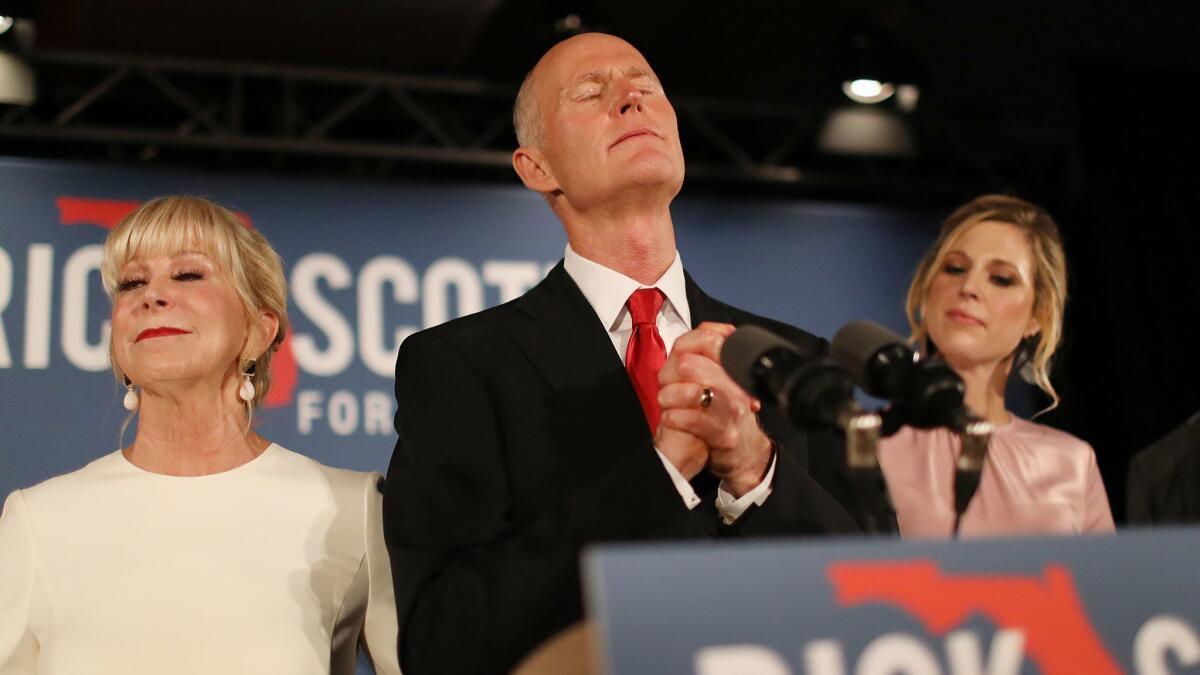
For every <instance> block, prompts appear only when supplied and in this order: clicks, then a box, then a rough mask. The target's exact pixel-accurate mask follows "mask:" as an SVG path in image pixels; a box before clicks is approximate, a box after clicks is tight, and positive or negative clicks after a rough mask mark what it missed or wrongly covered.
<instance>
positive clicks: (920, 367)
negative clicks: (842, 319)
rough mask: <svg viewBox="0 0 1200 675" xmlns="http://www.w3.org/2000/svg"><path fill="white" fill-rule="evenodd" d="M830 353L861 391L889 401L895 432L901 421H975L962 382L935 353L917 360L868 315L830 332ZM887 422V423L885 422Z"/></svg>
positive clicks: (961, 426)
mask: <svg viewBox="0 0 1200 675" xmlns="http://www.w3.org/2000/svg"><path fill="white" fill-rule="evenodd" d="M831 351H832V353H833V358H834V360H835V361H837V362H838V363H840V364H842V366H843V367H845V368H846V370H847V371H849V373H850V375H851V376H852V377H853V378H854V381H855V382H856V383H858V385H859V386H860V387H862V389H863V391H865V392H866V393H867V394H869V395H871V396H874V397H876V398H883V399H887V400H889V401H891V402H892V406H893V410H894V411H895V412H894V414H893V415H891V419H890V420H885V422H892V423H894V427H895V428H891V429H890V430H887V429H885V432H884V435H890V434H891V433H895V431H896V430H897V429H898V428H899V426H900V425H901V424H906V423H907V424H910V425H912V426H914V427H918V428H931V427H949V428H951V429H954V430H955V431H959V432H962V431H965V430H966V428H967V426H968V425H969V424H970V423H971V422H973V421H975V418H974V416H973V415H972V414H971V412H970V411H969V410H968V409H967V407H966V405H965V404H964V403H963V398H964V396H965V395H966V387H965V386H964V385H963V381H962V378H961V377H959V376H958V373H956V372H954V370H953V369H952V368H951V367H950V366H949V365H947V364H946V362H945V361H942V360H941V359H926V360H924V361H918V360H917V355H916V352H915V351H913V348H912V347H910V346H909V345H908V343H907V342H906V341H905V340H904V338H902V337H900V336H899V335H897V334H895V333H893V332H892V331H890V330H888V329H887V328H884V327H883V326H880V325H879V324H877V323H873V322H871V321H853V322H851V323H848V324H846V325H845V326H842V327H841V328H840V329H839V330H838V332H837V334H836V335H834V336H833V343H832V349H831ZM888 426H889V427H890V426H893V425H892V424H889V425H888Z"/></svg>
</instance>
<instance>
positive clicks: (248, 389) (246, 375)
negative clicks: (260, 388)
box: [238, 361, 257, 403]
mask: <svg viewBox="0 0 1200 675" xmlns="http://www.w3.org/2000/svg"><path fill="white" fill-rule="evenodd" d="M255 370H257V367H256V364H255V362H254V361H251V362H250V365H248V366H246V369H245V370H243V371H242V386H241V387H240V388H239V389H238V398H240V399H242V400H243V401H245V402H246V403H249V402H251V401H253V400H254V382H252V381H251V378H253V377H254V372H255Z"/></svg>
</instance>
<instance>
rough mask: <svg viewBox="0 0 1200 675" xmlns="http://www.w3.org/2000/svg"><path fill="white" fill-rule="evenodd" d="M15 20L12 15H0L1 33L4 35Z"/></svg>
mask: <svg viewBox="0 0 1200 675" xmlns="http://www.w3.org/2000/svg"><path fill="white" fill-rule="evenodd" d="M13 21H14V20H13V18H12V17H11V16H0V35H4V34H5V33H7V32H8V29H9V28H12V27H13Z"/></svg>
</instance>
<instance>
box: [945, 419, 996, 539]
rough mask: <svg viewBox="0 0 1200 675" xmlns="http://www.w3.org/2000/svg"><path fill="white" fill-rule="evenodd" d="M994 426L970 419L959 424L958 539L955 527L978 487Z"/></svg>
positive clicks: (956, 482)
mask: <svg viewBox="0 0 1200 675" xmlns="http://www.w3.org/2000/svg"><path fill="white" fill-rule="evenodd" d="M993 431H995V426H993V425H992V423H991V422H988V421H986V420H981V419H978V418H973V419H970V420H968V421H967V422H966V423H965V424H963V425H962V427H961V429H960V430H959V432H958V438H959V442H960V443H961V445H962V452H961V453H960V454H959V456H958V461H957V462H956V463H955V465H954V531H953V536H954V538H955V539H957V538H958V534H959V533H958V528H959V527H960V526H961V525H962V516H963V513H965V512H966V510H967V506H968V505H969V504H970V503H971V499H972V498H973V497H974V496H975V491H976V490H978V489H979V478H980V476H981V475H982V474H983V462H984V460H985V459H986V458H987V450H988V443H990V442H991V440H992V432H993Z"/></svg>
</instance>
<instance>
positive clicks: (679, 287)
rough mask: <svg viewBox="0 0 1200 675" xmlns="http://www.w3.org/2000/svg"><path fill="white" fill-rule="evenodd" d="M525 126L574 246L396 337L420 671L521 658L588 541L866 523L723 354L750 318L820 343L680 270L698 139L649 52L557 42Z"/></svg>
mask: <svg viewBox="0 0 1200 675" xmlns="http://www.w3.org/2000/svg"><path fill="white" fill-rule="evenodd" d="M514 124H515V126H516V130H517V137H518V142H519V144H520V147H519V148H518V149H517V150H516V151H515V152H514V153H513V168H514V169H515V170H516V172H517V174H518V175H519V176H520V178H521V180H522V182H524V184H525V186H526V187H528V188H529V189H531V190H534V191H535V192H538V193H539V194H541V195H542V196H543V197H544V198H545V200H546V203H547V204H548V205H549V207H550V209H551V211H553V213H554V215H555V216H556V217H557V218H558V220H559V221H560V222H561V223H562V226H563V229H564V230H565V231H566V235H567V241H568V245H567V248H566V252H565V254H564V258H563V261H562V262H561V263H559V264H558V265H557V266H556V267H555V268H554V269H553V270H552V271H551V272H550V273H549V274H548V275H547V277H546V279H545V280H544V281H543V282H542V283H540V284H539V285H538V286H536V287H535V288H533V289H532V290H530V291H529V292H528V293H527V294H525V295H524V296H522V297H520V298H518V299H516V300H514V301H512V302H509V303H507V304H505V305H502V306H500V307H496V308H492V309H489V310H486V311H483V312H480V313H478V314H475V315H472V316H468V317H463V318H461V319H457V320H454V321H450V322H448V323H445V324H443V325H441V326H437V327H435V328H431V329H429V330H426V331H422V332H420V333H417V334H416V335H413V336H411V337H409V338H408V339H407V340H405V341H404V343H403V345H402V347H401V349H400V355H399V358H398V360H397V364H396V398H397V400H398V403H399V408H398V411H397V414H396V430H397V433H398V434H399V441H398V442H397V444H396V450H395V453H394V454H393V456H392V462H391V466H390V468H389V471H388V490H387V496H386V497H385V501H384V522H385V531H386V534H387V537H388V544H389V551H390V553H391V560H392V567H393V570H394V574H395V587H396V599H397V607H398V611H399V612H400V623H401V638H400V655H401V665H402V667H403V668H404V670H405V672H406V673H408V675H422V674H423V673H490V672H507V671H508V670H509V669H511V668H512V666H513V665H514V664H515V663H516V662H517V661H518V660H519V659H520V658H521V657H522V656H523V655H525V654H526V653H527V652H529V651H530V650H531V649H532V648H533V647H535V646H536V645H537V644H538V643H540V642H541V641H543V640H545V639H546V638H547V637H549V636H551V635H553V634H554V633H555V632H557V631H559V630H560V629H562V628H564V627H565V626H567V625H569V624H571V623H573V622H576V621H578V620H579V619H580V618H581V617H582V605H581V589H580V578H579V553H580V550H581V548H582V547H583V546H584V545H586V544H590V543H596V542H605V541H631V540H661V539H712V538H718V537H745V536H756V535H775V534H820V533H829V532H852V531H854V530H855V527H854V524H853V521H852V520H851V519H850V517H849V516H848V515H847V514H846V512H845V511H844V510H843V509H842V508H841V507H840V506H839V505H838V504H837V503H836V502H835V501H833V500H832V499H831V498H830V497H829V496H828V494H826V493H825V492H824V491H823V490H822V489H821V488H820V487H819V486H818V485H817V484H816V483H815V482H814V481H813V480H812V479H811V478H810V477H809V475H808V473H807V471H806V470H805V465H806V462H805V457H806V453H807V452H808V451H809V448H808V446H809V445H810V444H811V443H812V442H813V441H812V439H811V438H809V437H808V436H807V435H805V434H802V433H799V432H796V431H795V430H793V429H790V428H788V427H787V425H786V424H783V423H780V422H782V421H781V420H769V419H765V420H764V422H765V423H766V424H765V427H766V430H764V426H762V425H760V419H759V416H758V415H757V414H756V413H757V412H758V410H759V407H760V406H759V403H758V401H756V400H754V399H753V398H751V397H750V396H749V395H748V394H747V393H746V392H745V391H743V390H742V389H740V388H739V387H738V386H737V385H736V384H735V383H734V382H733V381H732V380H731V379H730V378H729V376H728V375H726V373H725V372H724V370H723V369H722V368H721V366H720V364H719V354H720V348H721V344H722V342H723V341H724V339H725V338H726V337H727V336H728V335H729V334H730V333H731V332H732V331H733V330H734V326H736V325H738V324H746V323H753V324H758V325H762V326H765V327H767V328H768V329H770V330H773V331H775V332H777V333H779V334H781V335H783V336H785V337H787V338H788V339H790V340H792V341H793V342H795V343H796V344H797V345H799V347H800V349H801V350H804V351H806V352H808V353H809V354H813V355H815V354H818V353H821V352H823V351H824V350H825V349H826V344H825V342H824V341H823V340H821V339H819V338H816V337H814V336H812V335H810V334H808V333H805V332H803V331H801V330H798V329H796V328H793V327H791V326H787V325H785V324H781V323H778V322H774V321H771V320H768V319H764V318H761V317H757V316H754V315H752V314H749V313H747V312H744V311H741V310H738V309H735V308H733V307H730V306H728V305H725V304H722V303H720V302H718V301H716V300H714V299H712V298H710V297H709V296H707V295H705V294H704V292H703V291H701V290H700V289H699V287H698V286H697V285H696V284H695V282H693V281H692V279H691V277H690V276H688V275H687V273H685V272H684V269H683V265H682V262H681V261H680V257H679V254H678V252H677V251H676V250H675V231H674V226H673V224H672V221H671V211H670V204H671V201H672V200H673V199H674V197H675V195H676V194H678V192H679V190H680V188H681V187H682V184H683V175H684V162H683V151H682V149H681V147H680V142H679V130H678V125H677V122H676V118H675V111H674V109H673V108H672V107H671V104H670V102H669V101H668V100H667V97H666V95H665V93H664V92H663V88H662V83H661V82H659V80H658V78H657V77H656V76H655V74H654V71H653V69H651V68H650V65H649V64H648V63H647V62H646V60H645V58H643V57H642V55H641V54H640V53H639V52H638V51H637V50H636V49H634V47H633V46H632V45H630V44H629V43H627V42H625V41H624V40H621V39H619V38H616V37H613V36H609V35H601V34H585V35H580V36H577V37H573V38H571V39H568V40H566V41H564V42H561V43H559V44H558V45H556V46H555V47H553V48H552V49H551V50H550V51H548V52H547V53H546V54H545V55H544V56H543V57H542V59H541V60H540V61H539V62H538V63H537V65H536V66H535V67H534V68H533V70H532V71H531V72H530V74H529V76H528V77H527V78H526V80H525V83H524V84H523V85H522V87H521V91H520V93H519V94H518V96H517V103H516V106H515V108H514ZM668 354H669V356H668ZM664 361H665V362H664ZM813 451H814V452H816V451H817V450H815V449H814V450H813ZM697 590H698V592H699V591H700V589H697ZM713 611H714V615H715V616H719V608H717V607H714V608H713Z"/></svg>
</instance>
